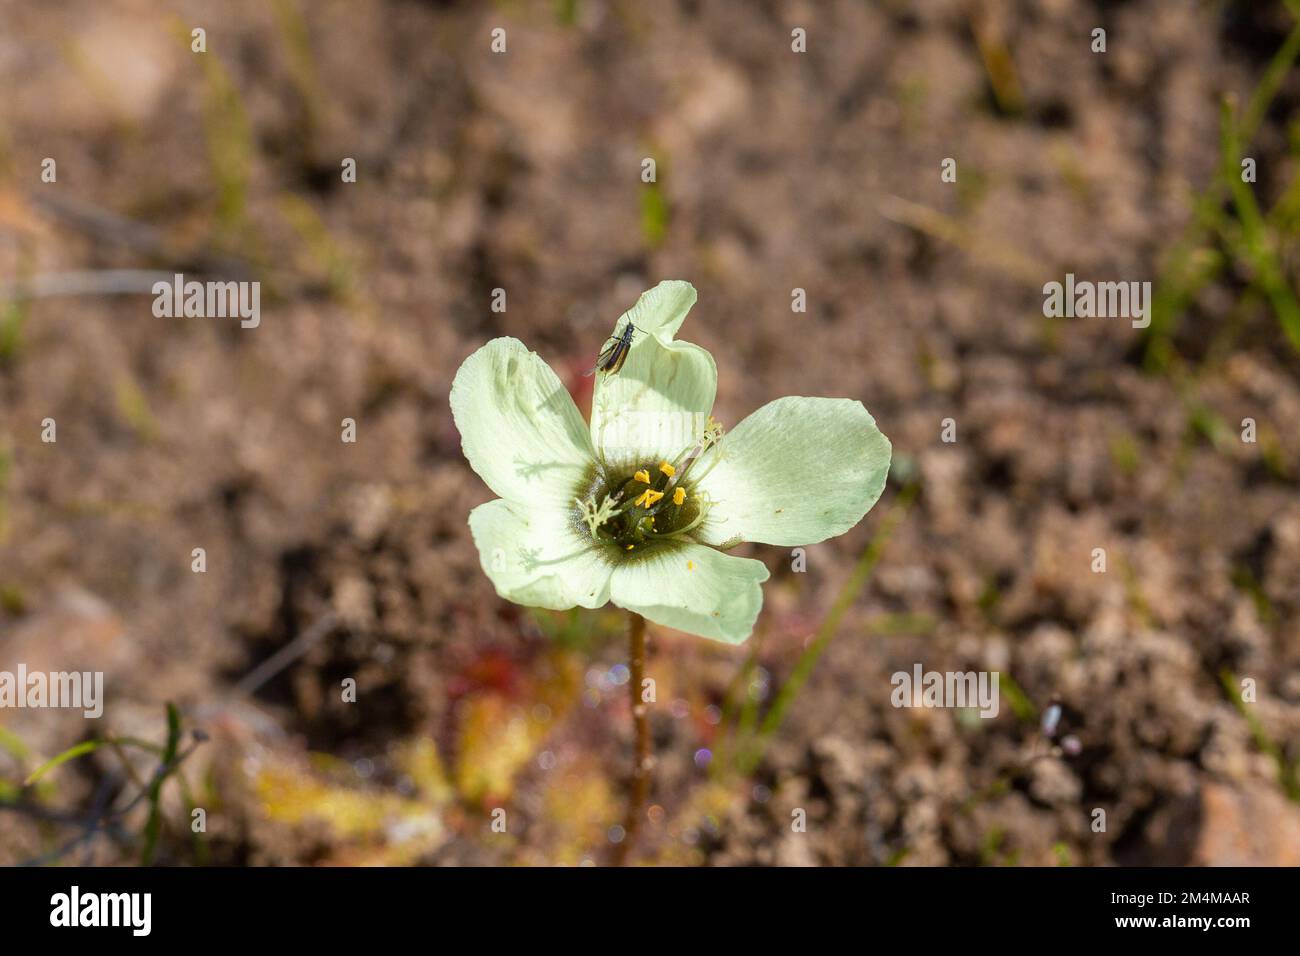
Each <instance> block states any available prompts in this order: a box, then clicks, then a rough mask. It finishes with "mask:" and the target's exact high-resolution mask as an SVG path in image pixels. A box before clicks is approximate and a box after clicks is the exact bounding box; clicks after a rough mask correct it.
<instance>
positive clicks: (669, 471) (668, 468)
mask: <svg viewBox="0 0 1300 956" xmlns="http://www.w3.org/2000/svg"><path fill="white" fill-rule="evenodd" d="M659 470H660V471H662V472H663V473H664V474H665V475H667V476H668V477H669V478H671V477H672V476H673V475H675V474H677V469H676V468H674V467H673V466H672V465H670V464H668V462H666V461H661V462H659Z"/></svg>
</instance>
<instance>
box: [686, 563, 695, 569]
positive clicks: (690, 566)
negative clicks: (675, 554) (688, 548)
mask: <svg viewBox="0 0 1300 956" xmlns="http://www.w3.org/2000/svg"><path fill="white" fill-rule="evenodd" d="M686 570H687V571H694V570H695V562H694V561H687V562H686Z"/></svg>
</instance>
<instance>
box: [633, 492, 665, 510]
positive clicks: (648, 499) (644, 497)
mask: <svg viewBox="0 0 1300 956" xmlns="http://www.w3.org/2000/svg"><path fill="white" fill-rule="evenodd" d="M663 496H664V493H663V492H662V491H655V490H654V489H653V488H647V489H646V490H645V491H643V492H641V497H640V498H638V499H637V500H636V506H637V507H638V508H649V507H650V506H651V505H653V504H654V503H655V502H656V501H658V500H659V499H660V498H662V497H663Z"/></svg>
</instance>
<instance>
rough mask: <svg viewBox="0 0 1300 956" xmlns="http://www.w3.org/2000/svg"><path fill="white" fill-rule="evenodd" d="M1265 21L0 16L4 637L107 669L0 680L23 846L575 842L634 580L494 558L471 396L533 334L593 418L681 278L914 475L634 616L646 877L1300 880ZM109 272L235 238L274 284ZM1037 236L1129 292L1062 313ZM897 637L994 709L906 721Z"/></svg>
mask: <svg viewBox="0 0 1300 956" xmlns="http://www.w3.org/2000/svg"><path fill="white" fill-rule="evenodd" d="M1298 15H1300V6H1296V5H1291V6H1288V5H1287V4H1284V3H1281V2H1244V0H1243V2H1227V0H1224V2H1179V3H1170V2H1159V0H1132V2H1119V0H1107V2H1100V0H1099V2H1083V0H1014V2H1012V0H1007V2H992V0H988V2H980V0H896V2H874V3H872V2H858V0H852V2H850V0H841V2H829V3H813V2H790V3H777V2H759V3H745V4H741V3H730V2H711V0H695V2H687V0H682V2H671V3H653V4H651V3H644V4H641V3H632V2H611V3H599V2H594V0H567V2H559V3H554V2H544V3H543V2H539V3H513V2H500V3H425V2H415V0H386V2H342V0H325V2H316V0H313V2H310V3H308V2H305V0H273V2H262V0H234V2H229V3H222V4H220V5H212V4H204V3H197V2H180V0H159V2H148V0H113V2H104V3H92V2H61V3H21V2H13V0H6V2H0V89H3V91H4V92H3V94H2V95H0V669H5V670H13V669H15V668H16V666H17V664H18V663H19V662H23V663H25V664H26V665H27V667H28V668H29V670H38V669H41V670H54V671H57V670H100V671H103V672H105V674H106V694H107V703H106V709H105V714H104V716H103V718H102V719H101V720H99V721H97V722H94V721H87V720H84V719H83V718H82V717H81V715H80V713H79V712H71V711H53V710H43V711H41V710H5V711H0V863H17V862H23V861H32V860H39V861H42V862H50V863H53V862H59V863H80V862H84V861H89V862H96V863H105V864H134V863H138V862H142V861H147V862H157V863H167V864H203V863H220V864H250V865H262V864H366V863H387V864H401V865H406V864H439V865H441V864H525V865H528V864H535V865H545V864H557V863H558V864H580V863H583V862H604V861H605V860H606V859H607V858H608V854H609V852H610V849H611V842H610V841H611V827H613V826H614V825H615V824H617V823H618V822H619V821H620V819H621V814H622V810H623V803H624V799H625V794H626V775H627V772H628V767H629V763H630V748H631V722H630V715H629V710H628V705H627V701H626V698H627V687H626V681H627V670H626V655H627V651H626V638H625V635H624V633H623V630H622V628H623V623H622V618H621V616H620V614H619V613H618V612H617V610H616V609H613V608H608V609H606V610H605V611H601V612H572V613H549V612H535V611H530V610H527V609H523V608H519V607H516V606H514V605H511V604H509V603H506V602H503V601H502V600H500V599H498V598H497V597H496V595H495V594H494V592H493V589H492V587H491V585H490V583H489V581H488V579H487V578H486V576H485V575H484V574H483V573H482V572H481V571H480V569H479V559H478V555H477V553H476V551H475V548H474V546H473V544H472V541H471V539H470V535H469V530H468V527H467V525H466V516H467V514H468V513H469V511H470V509H471V508H472V507H473V506H475V505H476V504H478V503H480V502H483V501H486V500H488V499H489V498H490V497H492V495H491V493H490V492H489V491H488V489H487V488H486V487H485V486H484V485H483V483H482V482H481V481H480V480H479V479H478V478H477V477H476V476H475V475H474V474H473V473H472V472H471V470H470V469H469V467H468V465H467V464H466V462H465V461H464V459H463V458H462V456H461V453H460V447H459V436H458V434H457V432H456V430H455V428H454V426H453V424H452V420H451V416H450V413H449V411H448V406H447V395H448V391H449V388H450V383H451V379H452V376H453V375H454V373H455V371H456V369H457V367H458V365H459V364H460V362H461V361H462V360H463V359H464V358H465V357H466V356H467V355H468V354H469V353H470V352H472V351H473V350H474V349H475V348H477V347H478V346H479V345H481V344H483V343H484V342H485V341H486V340H488V339H489V338H492V337H494V336H499V335H512V336H517V337H519V338H521V339H522V340H524V341H525V342H526V343H527V344H528V345H529V346H530V347H531V348H533V349H535V350H537V351H538V352H539V353H540V354H541V355H542V356H543V357H544V358H545V359H547V361H549V362H550V363H551V364H552V365H553V366H554V367H555V368H556V369H557V371H559V372H561V374H562V376H564V377H565V379H566V381H567V383H568V384H569V385H570V387H571V388H572V390H573V391H574V395H575V398H576V399H577V400H578V402H579V405H580V407H584V408H585V407H586V405H587V403H588V402H589V391H588V390H589V388H590V381H591V380H590V379H584V378H583V377H582V375H581V372H582V371H583V370H585V369H586V368H587V367H589V366H590V364H591V361H592V358H593V356H594V354H595V353H596V351H597V350H598V349H599V347H600V345H601V343H602V342H603V340H604V338H605V337H606V335H607V334H608V333H609V332H610V330H611V329H612V327H613V323H614V321H615V319H616V318H617V317H618V315H619V314H620V313H621V312H622V311H623V310H624V309H626V308H628V307H629V306H630V305H631V304H632V303H633V302H634V301H635V298H636V296H637V294H638V293H639V292H640V291H641V290H643V289H646V288H649V287H650V286H652V285H654V284H655V283H656V282H658V281H659V280H661V279H664V278H681V279H686V280H689V281H691V282H692V283H694V284H695V286H696V287H697V288H698V290H699V304H698V305H697V306H696V308H695V310H694V311H693V313H692V314H691V316H690V318H689V320H688V322H687V324H686V325H685V326H684V328H683V330H682V336H683V337H684V338H686V339H688V340H690V341H695V342H698V343H700V344H701V345H703V346H704V347H706V348H708V349H709V350H710V351H712V352H713V354H714V356H715V357H716V359H717V362H718V369H719V378H720V381H719V392H718V406H717V409H716V411H715V415H717V416H718V417H719V419H721V420H722V421H723V422H724V423H726V424H728V425H734V424H735V423H736V422H738V421H739V420H740V419H741V418H743V417H744V416H745V415H746V414H748V413H749V412H750V411H752V410H753V409H755V408H757V407H758V406H759V405H762V404H763V403H765V402H767V401H769V400H771V399H773V398H776V397H779V396H782V395H790V394H795V395H832V396H850V397H853V398H858V399H861V400H862V401H863V402H864V403H865V404H866V405H867V407H868V408H869V409H870V410H871V411H872V413H873V414H874V415H875V417H876V419H877V421H878V422H879V424H880V426H881V428H882V429H883V430H884V432H885V433H886V434H887V435H888V436H889V437H890V438H891V439H892V441H893V443H894V449H895V456H896V461H895V469H894V474H893V476H892V478H891V483H890V486H889V488H888V489H887V490H886V493H885V496H884V498H882V500H881V502H880V504H879V505H878V506H877V507H876V508H875V509H874V510H873V511H872V512H871V513H870V514H869V515H868V517H867V519H866V520H865V521H863V522H862V524H860V525H859V526H858V527H857V528H855V529H854V530H853V531H852V532H850V533H848V534H846V535H844V536H843V537H841V538H839V539H836V540H833V541H830V542H827V543H825V544H821V545H817V546H814V547H811V548H808V549H807V553H806V562H807V570H806V572H804V573H799V572H796V571H795V570H794V569H793V564H794V556H792V554H791V553H790V552H789V550H788V549H781V548H768V547H753V546H746V548H744V549H743V552H744V553H746V554H749V555H752V556H754V557H757V558H759V559H760V560H763V561H764V562H766V563H767V564H768V566H769V567H770V568H771V569H772V573H773V577H772V580H771V581H770V582H769V584H768V585H767V586H766V588H765V593H766V599H765V606H764V611H763V614H762V616H761V618H760V621H759V625H758V630H757V631H756V633H755V634H754V637H753V638H752V640H751V641H750V643H748V644H747V645H745V646H743V647H739V648H732V647H727V646H723V645H720V644H713V643H710V642H707V641H704V640H702V639H697V638H692V637H688V636H684V635H680V634H675V633H672V632H668V631H666V630H664V629H662V628H658V627H653V626H652V629H651V655H650V662H649V673H650V675H651V676H653V677H654V678H655V680H656V682H657V704H656V705H655V707H654V708H653V710H652V717H651V719H652V730H653V736H654V745H655V749H656V753H657V755H658V763H657V766H656V768H655V776H654V784H653V791H652V796H651V801H650V803H651V805H650V807H649V810H648V815H647V820H646V822H645V824H644V827H643V831H642V835H641V845H640V850H639V852H638V853H637V855H636V859H637V860H638V861H639V862H642V863H671V864H687V865H727V864H800V865H801V864H813V865H816V864H822V865H825V864H831V865H836V864H865V865H899V864H901V865H916V864H929V865H1017V864H1019V865H1111V864H1157V863H1159V864H1225V863H1267V864H1297V863H1300V804H1298V803H1297V801H1298V800H1300V780H1298V778H1297V760H1298V759H1300V633H1298V631H1297V620H1298V618H1297V611H1300V495H1297V478H1298V477H1300V442H1298V441H1297V437H1298V434H1300V433H1298V432H1297V423H1298V422H1300V385H1298V383H1297V375H1296V373H1297V370H1298V369H1300V361H1298V358H1297V354H1298V353H1297V347H1298V346H1300V327H1297V324H1296V323H1297V321H1300V311H1296V310H1295V308H1294V306H1295V297H1294V294H1293V292H1292V290H1293V289H1294V288H1295V286H1296V282H1295V278H1296V275H1297V263H1298V262H1300V260H1298V258H1297V251H1298V246H1297V243H1296V234H1297V228H1300V178H1298V175H1300V167H1298V166H1297V155H1298V148H1300V126H1298V125H1297V124H1296V113H1295V107H1296V105H1297V102H1298V100H1300V79H1298V78H1297V75H1296V72H1295V71H1294V69H1293V68H1292V63H1293V62H1294V59H1295V55H1296V52H1297V49H1300V32H1298V31H1297V27H1296V24H1297V22H1300V16H1298ZM195 27H202V28H203V29H204V30H205V31H206V46H207V51H206V52H205V53H195V52H192V50H191V30H192V29H193V28H195ZM497 27H501V28H503V29H504V30H505V31H506V34H505V37H506V52H504V53H494V52H492V50H491V43H492V31H493V29H495V28H497ZM1098 27H1101V28H1104V29H1105V30H1106V43H1107V49H1106V52H1105V53H1094V52H1093V51H1092V49H1091V45H1092V31H1093V30H1094V29H1095V28H1098ZM796 28H802V29H804V30H805V31H806V36H807V52H806V53H795V52H792V50H791V42H792V39H791V31H792V30H794V29H796ZM1225 103H1226V104H1227V106H1226V107H1225ZM1225 110H1226V113H1225ZM1247 156H1248V157H1251V158H1253V159H1254V160H1255V161H1256V164H1257V176H1258V180H1257V182H1255V183H1252V184H1250V185H1249V186H1248V187H1245V189H1244V194H1243V189H1242V188H1241V184H1240V181H1239V177H1237V180H1236V183H1235V184H1234V175H1235V172H1234V171H1236V170H1237V169H1238V167H1239V163H1240V159H1241V158H1242V157H1247ZM46 157H51V158H54V159H55V160H56V162H57V182H54V183H45V182H42V181H41V176H40V174H41V168H42V160H43V159H44V158H46ZM645 157H651V158H654V159H655V160H656V165H657V181H656V182H655V183H652V184H646V183H643V182H642V180H641V163H642V159H643V158H645ZM949 157H951V158H953V159H955V160H956V162H957V181H956V182H955V183H945V182H943V181H941V177H940V172H941V163H942V161H943V160H944V159H945V158H949ZM345 158H353V159H355V161H356V169H357V175H356V182H355V183H345V182H343V181H342V176H341V174H340V171H341V163H342V162H343V160H344V159H345ZM112 270H151V271H159V272H162V273H166V274H170V273H172V272H184V273H186V275H187V278H199V279H205V278H220V279H254V278H255V279H258V280H260V281H261V282H262V316H261V325H260V327H258V328H256V329H241V328H240V327H239V325H238V322H237V321H235V320H229V319H226V320H223V319H197V318H188V319H186V318H178V319H164V318H156V317H155V316H154V315H153V314H152V312H151V305H152V302H151V296H150V295H149V293H148V286H147V285H145V286H144V287H143V288H139V287H136V288H135V289H134V291H128V292H125V293H123V292H122V291H121V290H119V289H113V288H109V284H110V283H109V279H108V278H106V276H110V275H120V273H115V272H112ZM1067 271H1068V272H1073V273H1075V274H1076V275H1077V276H1078V277H1079V278H1081V279H1090V280H1094V281H1107V280H1123V281H1143V280H1151V281H1155V282H1156V283H1157V302H1156V314H1155V317H1154V321H1153V323H1152V326H1151V328H1150V329H1147V330H1145V331H1143V330H1140V329H1134V328H1133V327H1131V324H1130V323H1129V322H1128V321H1127V320H1125V319H1047V318H1044V316H1043V310H1042V306H1043V294H1042V286H1043V284H1044V283H1046V282H1050V281H1053V280H1057V281H1059V280H1062V279H1063V277H1064V275H1065V273H1066V272H1067ZM70 273H90V275H89V276H84V275H83V276H81V277H78V276H70V275H69V274H70ZM128 284H129V283H128ZM497 288H500V289H504V290H506V295H507V308H506V311H505V312H500V313H499V312H494V311H492V309H491V303H492V297H493V290H494V289H497ZM794 289H803V290H805V291H806V296H807V311H806V312H803V313H799V312H793V311H792V309H791V301H792V299H791V297H792V290H794ZM46 418H52V419H54V420H55V421H56V423H57V442H55V443H44V442H42V441H41V429H42V421H43V419H46ZM345 418H352V419H354V420H355V422H356V429H357V441H356V443H355V444H345V443H343V442H341V441H340V432H341V422H342V421H343V419H345ZM948 418H951V419H952V420H953V423H954V425H955V429H956V439H957V440H956V441H955V442H953V443H945V442H943V441H941V437H940V436H941V431H942V428H943V421H944V419H948ZM1247 418H1249V419H1253V421H1254V422H1255V428H1256V435H1255V437H1256V439H1257V440H1256V441H1254V442H1247V441H1243V440H1242V429H1243V425H1242V422H1243V419H1247ZM503 440H508V436H503ZM806 465H807V467H808V468H810V469H811V468H816V467H817V463H816V462H815V461H810V462H807V463H806ZM199 547H201V548H203V549H205V552H206V562H207V563H206V571H205V573H201V574H199V573H194V572H193V571H192V570H191V562H192V556H191V555H192V551H193V549H195V548H199ZM1096 548H1104V549H1105V552H1106V570H1105V571H1104V573H1097V572H1094V570H1093V567H1094V560H1095V558H1094V549H1096ZM868 572H870V573H868ZM286 648H288V650H287V651H286V650H285V649H286ZM918 662H919V663H921V664H922V665H923V666H924V667H925V668H926V669H927V670H938V671H945V670H967V669H984V670H988V669H992V670H997V671H999V672H1001V674H1002V684H1001V690H1002V708H1001V712H1000V713H999V715H998V716H997V717H996V718H995V719H992V720H981V719H980V718H978V717H977V716H975V715H974V714H973V713H972V712H970V711H953V710H923V709H895V708H894V707H893V706H891V703H890V696H891V691H892V689H893V688H892V686H891V683H890V675H891V674H892V673H894V672H896V671H899V670H905V671H908V672H910V671H911V670H912V667H913V665H914V664H916V663H918ZM348 679H352V680H355V682H356V701H355V702H344V700H343V694H342V690H341V689H342V687H343V682H344V681H346V680H348ZM1243 680H1249V681H1253V682H1254V687H1255V694H1254V700H1253V701H1249V700H1245V701H1243V700H1242V698H1241V689H1242V686H1243V684H1242V682H1243ZM1054 701H1059V703H1060V704H1061V707H1062V713H1063V716H1062V718H1061V722H1060V728H1059V731H1058V732H1057V734H1056V736H1055V739H1049V738H1048V736H1047V735H1045V734H1044V733H1043V731H1042V730H1041V729H1040V721H1041V719H1042V717H1043V715H1044V713H1045V712H1046V711H1047V709H1048V708H1049V706H1050V705H1051V704H1052V703H1053V702H1054ZM167 702H174V704H175V705H176V711H175V720H176V725H175V727H174V729H173V732H172V734H171V737H172V739H171V742H170V743H171V745H172V746H171V747H169V746H168V735H169V730H168V717H167V710H166V703H167ZM196 731H198V732H199V737H197V738H196V737H195V736H194V734H195V732H196ZM1067 737H1068V738H1071V739H1070V740H1069V742H1068V745H1067V746H1066V747H1065V748H1064V749H1063V748H1062V741H1063V740H1064V739H1065V738H1067ZM110 738H111V739H113V740H114V741H117V743H116V744H115V745H106V744H102V742H103V741H105V740H108V739H110ZM77 744H85V745H86V746H84V747H83V748H82V750H83V751H84V752H81V753H79V754H76V755H73V756H72V757H71V758H70V759H68V760H67V761H66V762H64V763H62V764H61V765H59V766H58V767H56V768H53V769H50V770H48V771H47V772H45V773H43V774H39V775H38V778H37V779H36V780H35V781H33V782H32V783H30V784H25V780H27V778H28V777H29V775H31V774H32V773H33V771H36V770H37V768H39V767H40V766H41V765H42V763H43V762H44V761H47V760H49V759H50V758H53V757H55V756H56V755H58V754H60V753H63V752H65V751H67V750H68V748H70V747H73V746H74V745H77ZM173 753H174V754H175V755H178V756H183V758H184V759H183V760H181V761H180V762H179V763H177V762H176V761H175V760H174V759H172V756H171V755H172V754H173ZM159 768H161V770H162V772H161V773H160V772H159ZM158 781H161V782H160V785H158V786H156V787H152V788H151V787H150V786H149V785H150V784H151V783H153V782H158ZM139 793H144V794H145V797H144V798H143V799H140V800H135V795H136V794H139ZM195 808H200V809H202V810H203V811H204V817H205V827H204V830H203V832H200V833H194V832H192V830H193V828H192V827H191V821H192V820H194V819H195V816H194V814H193V813H192V811H193V810H194V809H195ZM498 808H499V809H501V810H504V811H505V819H506V820H507V826H506V828H505V832H504V833H502V832H496V831H494V829H493V826H492V823H493V819H494V811H496V810H497V809H498ZM1098 808H1100V809H1103V810H1104V811H1105V814H1106V826H1105V830H1104V831H1103V832H1097V831H1096V830H1095V829H1094V826H1093V823H1094V819H1095V816H1094V810H1096V809H1098ZM799 809H802V810H803V811H804V812H805V814H806V818H807V826H806V832H796V828H793V827H792V821H793V820H794V817H795V815H796V814H795V811H796V810H799ZM497 816H498V817H499V816H500V815H499V814H497ZM612 835H613V837H614V838H617V836H618V833H617V831H614V832H613V834H612Z"/></svg>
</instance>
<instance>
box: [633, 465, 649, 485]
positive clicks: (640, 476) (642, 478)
mask: <svg viewBox="0 0 1300 956" xmlns="http://www.w3.org/2000/svg"><path fill="white" fill-rule="evenodd" d="M632 480H633V481H639V482H641V484H643V485H648V484H650V472H648V471H646V470H645V469H644V468H642V469H641V470H640V471H638V472H637V473H636V474H635V475H633V476H632Z"/></svg>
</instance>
